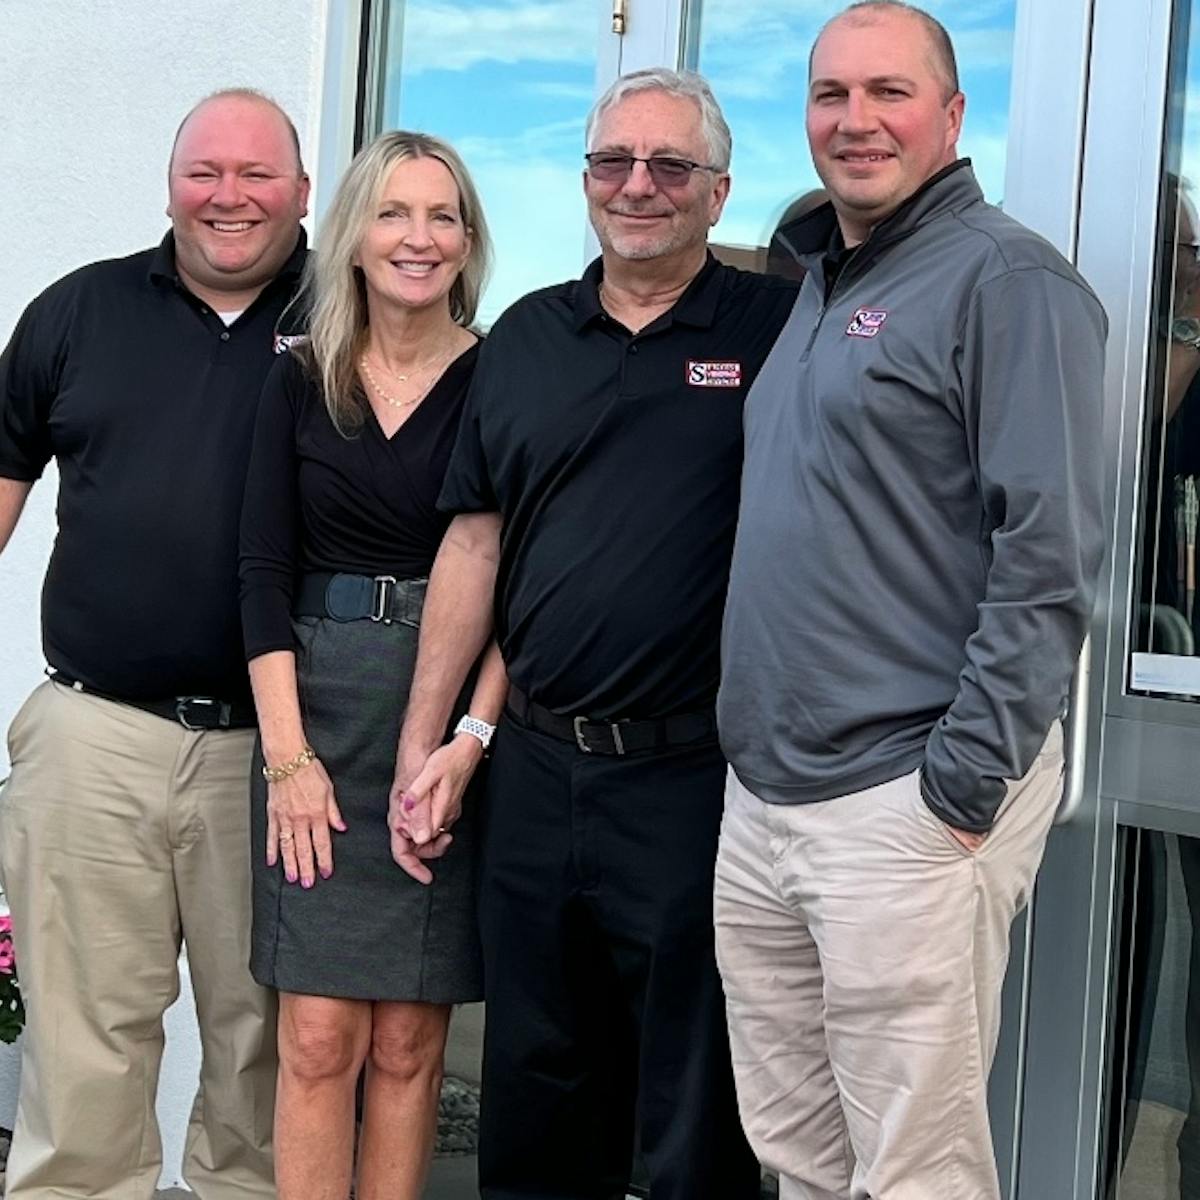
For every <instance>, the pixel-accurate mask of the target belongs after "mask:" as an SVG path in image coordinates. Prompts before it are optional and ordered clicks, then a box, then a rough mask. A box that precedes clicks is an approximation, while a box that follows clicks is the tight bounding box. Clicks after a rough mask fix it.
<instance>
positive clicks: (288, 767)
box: [262, 745, 317, 783]
mask: <svg viewBox="0 0 1200 1200" xmlns="http://www.w3.org/2000/svg"><path fill="white" fill-rule="evenodd" d="M316 757H317V752H316V751H315V750H314V749H313V748H312V747H311V746H308V745H306V746H305V747H304V749H303V750H301V751H300V753H299V754H297V755H296V757H295V758H289V759H288V760H287V762H281V763H280V764H279V766H277V767H268V766H266V765H265V764H264V766H263V769H262V773H263V778H264V779H265V780H266V781H267V782H268V783H278V782H279V781H280V780H281V779H289V778H290V777H291V776H293V775H295V773H296V772H297V771H299V770H300V769H301V768H302V767H307V766H308V764H309V763H310V762H312V760H313V759H314V758H316Z"/></svg>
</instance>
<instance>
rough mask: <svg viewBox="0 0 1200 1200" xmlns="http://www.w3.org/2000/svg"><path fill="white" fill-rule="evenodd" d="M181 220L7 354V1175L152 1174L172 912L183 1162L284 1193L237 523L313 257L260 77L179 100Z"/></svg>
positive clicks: (227, 1197) (224, 1183)
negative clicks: (28, 585) (10, 625)
mask: <svg viewBox="0 0 1200 1200" xmlns="http://www.w3.org/2000/svg"><path fill="white" fill-rule="evenodd" d="M169 187H170V206H169V208H168V210H167V211H168V214H169V215H170V217H171V223H172V231H171V232H170V233H168V234H167V236H166V237H165V238H164V239H163V242H162V244H161V245H160V246H158V248H157V249H153V250H147V251H144V252H142V253H140V254H135V255H133V256H131V257H129V258H124V259H118V260H113V261H109V262H100V263H95V264H93V265H91V266H88V267H84V268H83V269H82V270H79V271H76V272H75V273H74V274H72V275H69V276H67V277H66V278H65V279H62V280H60V281H59V282H58V283H56V284H54V285H53V286H52V287H50V288H49V289H47V291H45V292H44V293H43V294H42V295H41V296H40V297H38V299H37V300H35V301H34V302H33V303H32V304H31V305H30V306H29V308H28V309H27V310H26V312H25V314H24V315H23V316H22V318H21V320H20V322H19V323H18V325H17V328H16V331H15V333H14V334H13V337H12V340H11V342H10V343H9V345H8V348H7V349H6V350H5V351H4V354H3V357H2V358H0V549H2V548H3V546H4V544H5V543H6V542H7V540H8V538H9V535H10V534H11V532H12V529H13V527H14V525H15V524H16V521H17V518H18V516H19V515H20V512H21V508H22V506H23V504H24V501H25V497H26V495H27V494H28V492H29V489H30V487H31V486H32V484H33V482H34V481H35V480H36V479H37V478H38V477H39V476H40V475H41V473H42V470H43V468H44V467H45V466H46V464H47V463H48V462H49V460H50V459H51V458H54V459H56V460H57V462H58V468H59V473H60V479H61V482H60V489H59V501H58V516H59V531H58V537H57V539H56V541H55V545H54V552H53V555H52V557H51V560H50V568H49V572H48V574H47V577H46V582H45V588H44V591H43V641H44V649H45V654H46V659H47V661H48V662H49V664H50V675H51V679H50V681H49V682H47V683H44V684H42V685H41V687H39V688H38V689H37V690H36V691H35V692H34V693H33V695H32V696H31V697H30V698H29V700H28V701H27V702H26V703H25V705H24V707H23V708H22V709H21V711H20V712H19V713H18V715H17V717H16V719H15V720H14V721H13V724H12V727H11V729H10V731H9V754H10V758H11V761H12V777H11V779H10V780H9V782H8V784H7V785H6V786H5V788H4V792H3V798H2V803H0V812H2V827H0V838H2V847H0V851H2V862H3V870H4V884H5V890H6V891H7V893H8V897H9V900H10V902H11V904H12V911H13V919H14V926H15V942H16V945H17V947H18V953H19V955H20V967H19V969H20V973H21V986H22V989H23V991H24V993H25V997H26V1001H27V1005H28V1016H29V1025H28V1030H27V1035H26V1041H25V1053H24V1058H23V1063H22V1075H21V1095H20V1101H19V1106H18V1112H17V1123H16V1131H15V1136H14V1142H13V1147H12V1154H11V1156H10V1158H9V1160H8V1178H7V1195H8V1197H9V1200H33V1198H35V1197H36V1198H37V1200H51V1197H53V1198H54V1200H65V1198H68V1197H84V1196H87V1197H93V1198H101V1197H103V1198H107V1200H143V1198H148V1197H150V1196H151V1195H152V1194H153V1192H154V1188H155V1185H156V1183H157V1181H158V1176H159V1169H160V1165H161V1159H162V1154H161V1146H160V1143H159V1136H158V1128H157V1125H156V1123H155V1119H154V1099H155V1090H156V1082H157V1078H158V1068H159V1061H160V1056H161V1053H162V1044H163V1032H162V1015H163V1012H164V1010H165V1009H166V1008H167V1006H168V1005H169V1004H170V1003H171V1001H172V1000H174V998H175V996H176V995H177V994H178V990H179V980H178V972H177V959H178V954H179V949H180V944H181V940H183V941H186V943H187V947H188V962H189V967H190V971H191V976H192V984H193V988H194V991H195V995H196V1005H197V1013H198V1016H199V1021H200V1035H201V1044H202V1049H203V1059H202V1064H201V1073H200V1074H201V1078H200V1091H199V1095H198V1097H197V1101H196V1105H195V1108H194V1110H193V1113H192V1119H191V1124H190V1127H189V1130H188V1139H187V1150H186V1156H185V1163H184V1176H185V1178H186V1179H187V1181H188V1183H189V1184H190V1185H191V1187H192V1188H193V1189H194V1190H195V1191H196V1193H197V1194H198V1195H199V1196H200V1197H202V1200H235V1198H243V1197H254V1196H258V1197H269V1196H274V1194H275V1189H274V1184H273V1178H272V1177H273V1172H272V1164H271V1124H272V1109H273V1098H274V1080H275V1052H274V1042H275V1031H274V1010H273V1006H272V1003H271V1001H270V999H269V997H268V994H267V993H266V992H265V991H263V990H262V989H260V988H258V987H257V986H256V985H255V984H254V982H253V980H252V979H251V977H250V973H249V970H248V967H247V963H248V960H249V953H250V950H249V924H250V919H249V892H250V880H249V828H248V826H249V822H248V812H247V788H246V784H247V779H248V775H249V769H250V751H251V743H252V740H253V729H252V727H253V724H254V721H253V707H252V704H251V701H250V695H249V688H248V685H247V679H246V673H245V666H244V663H243V659H242V648H241V635H240V628H239V621H238V599H237V528H238V520H239V515H240V509H241V498H242V486H243V475H244V471H245V465H246V460H247V458H248V455H249V450H250V438H251V433H252V430H253V427H254V415H255V408H256V405H257V401H258V391H259V387H260V384H261V383H262V380H263V377H264V376H265V375H266V373H267V370H268V368H269V366H270V364H271V361H272V359H273V352H274V349H275V342H276V338H277V333H276V325H277V323H278V322H279V319H280V315H281V313H282V312H283V310H284V308H285V306H286V305H287V304H288V302H289V300H290V299H291V296H292V295H293V293H294V290H295V287H296V284H297V282H298V277H299V274H300V271H301V269H302V267H303V264H304V255H305V251H304V235H303V232H302V230H301V229H300V226H299V220H300V218H301V217H302V216H303V215H304V213H305V211H306V203H307V198H308V179H307V177H306V176H305V174H304V170H303V167H302V166H301V163H300V153H299V143H298V140H297V137H296V132H295V128H294V127H293V125H292V123H291V121H290V120H289V119H288V117H287V116H286V114H285V113H283V112H282V110H280V109H279V108H278V107H277V106H276V105H275V104H274V103H272V102H271V101H269V100H267V99H265V98H264V97H262V96H260V95H258V94H257V93H254V92H249V91H243V90H235V91H230V92H223V93H218V94H217V95H215V96H212V97H209V98H208V99H207V100H205V101H203V102H202V103H201V104H199V105H198V106H197V107H196V108H195V109H193V110H192V112H191V113H189V114H188V116H187V117H186V118H185V120H184V122H183V124H182V125H181V126H180V129H179V133H178V135H177V139H176V143H175V146H174V149H173V152H172V157H171V164H170V172H169Z"/></svg>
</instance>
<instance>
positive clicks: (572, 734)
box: [508, 686, 717, 755]
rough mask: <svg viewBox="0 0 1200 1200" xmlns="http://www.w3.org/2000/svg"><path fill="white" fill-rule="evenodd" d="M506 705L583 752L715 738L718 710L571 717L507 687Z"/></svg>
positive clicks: (623, 750) (519, 717)
mask: <svg viewBox="0 0 1200 1200" xmlns="http://www.w3.org/2000/svg"><path fill="white" fill-rule="evenodd" d="M508 707H509V708H510V709H511V710H512V714H513V716H515V717H516V718H517V720H518V721H521V722H522V723H524V724H526V725H529V726H532V727H533V728H534V729H536V730H538V732H540V733H546V734H549V735H550V736H551V737H554V738H558V739H559V740H560V741H564V742H574V743H575V745H576V746H578V747H579V749H580V750H582V751H583V753H584V754H614V755H622V754H636V753H639V752H644V751H647V750H666V749H668V748H670V747H672V746H689V745H692V744H693V743H695V742H702V741H705V740H706V739H710V738H714V737H715V736H716V733H717V714H716V712H715V711H714V710H713V709H707V710H705V711H704V712H690V713H676V714H675V715H673V716H670V717H660V718H658V719H657V720H653V721H621V720H617V721H597V720H594V719H593V718H591V717H583V716H579V717H571V716H566V715H565V714H563V713H556V712H551V711H550V709H548V708H546V707H545V706H544V705H541V704H538V703H537V702H536V701H533V700H530V699H529V697H528V696H526V695H525V693H524V692H522V691H521V689H520V688H518V687H515V686H510V687H509V689H508Z"/></svg>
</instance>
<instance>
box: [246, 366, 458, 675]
mask: <svg viewBox="0 0 1200 1200" xmlns="http://www.w3.org/2000/svg"><path fill="white" fill-rule="evenodd" d="M478 356H479V355H478V343H477V344H476V345H474V346H472V347H471V348H470V349H468V350H465V351H464V352H463V353H462V354H461V355H460V356H459V357H458V358H456V359H455V360H454V361H453V362H452V363H451V364H450V365H449V366H448V367H447V368H446V370H445V372H444V373H443V375H442V377H441V378H440V379H439V380H438V381H437V383H435V384H434V386H433V388H432V389H431V390H430V392H429V394H428V395H427V396H426V397H425V399H424V400H422V402H421V404H420V406H419V407H418V408H417V409H416V411H415V412H413V413H412V415H411V416H410V417H409V418H408V420H406V421H405V422H404V424H403V425H401V426H400V428H399V429H398V430H397V431H396V433H395V434H394V435H393V436H392V437H391V438H390V439H389V438H387V437H385V436H384V434H383V430H382V429H381V428H380V426H379V422H378V421H377V420H376V419H375V416H374V414H373V413H372V412H370V410H369V409H368V411H367V414H366V419H365V420H364V422H363V424H362V426H361V427H360V428H359V429H358V430H357V432H356V433H354V434H353V435H352V436H351V437H343V436H342V434H340V433H339V432H338V431H337V429H336V428H335V427H334V424H333V421H332V420H331V419H330V416H329V413H328V411H327V409H326V407H325V402H324V400H323V398H322V396H321V390H320V387H319V385H318V383H317V381H316V379H315V378H314V377H313V376H312V374H311V372H310V370H309V369H308V368H307V367H306V366H305V365H304V364H303V363H302V362H301V361H300V359H298V358H297V357H296V356H295V355H293V354H288V355H285V356H283V357H282V358H281V359H280V361H279V362H277V363H276V364H275V366H274V368H273V369H272V371H271V373H270V375H269V376H268V377H267V381H266V383H265V385H264V387H263V393H262V398H261V400H260V403H259V412H258V421H257V424H256V426H255V430H254V446H253V449H252V451H251V456H250V469H249V474H248V476H247V480H246V496H245V501H244V504H243V509H242V531H241V556H240V564H239V574H240V577H241V599H242V627H243V634H244V637H245V645H246V657H247V658H248V659H250V658H256V657H258V656H259V655H260V654H266V653H268V652H270V651H272V650H290V649H292V646H293V639H292V627H291V605H292V592H293V585H294V581H295V579H296V577H297V575H298V574H303V573H306V572H310V571H345V572H348V573H351V574H355V575H393V576H395V577H396V578H397V579H416V578H420V577H421V576H424V575H428V574H429V570H430V568H431V567H432V566H433V560H434V556H435V555H436V554H437V550H438V546H439V545H440V544H441V541H442V536H443V535H444V534H445V532H446V527H447V525H448V524H449V520H450V518H449V517H447V516H445V515H444V514H442V513H439V512H438V509H437V497H438V492H439V491H440V490H441V486H442V479H443V476H444V475H445V473H446V465H447V463H448V462H449V459H450V451H451V449H452V448H453V446H454V439H455V435H456V434H457V431H458V425H459V420H460V418H461V415H462V408H463V402H464V400H465V398H466V394H467V387H468V385H469V384H470V382H471V376H472V374H473V373H474V370H475V363H476V360H477V358H478Z"/></svg>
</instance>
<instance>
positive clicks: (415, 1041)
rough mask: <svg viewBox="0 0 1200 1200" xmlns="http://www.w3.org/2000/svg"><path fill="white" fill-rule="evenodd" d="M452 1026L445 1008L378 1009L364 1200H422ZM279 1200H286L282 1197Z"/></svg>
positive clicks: (362, 1170) (363, 1146) (361, 1187)
mask: <svg viewBox="0 0 1200 1200" xmlns="http://www.w3.org/2000/svg"><path fill="white" fill-rule="evenodd" d="M449 1022H450V1006H449V1005H446V1004H417V1003H411V1004H408V1003H405V1004H400V1003H395V1002H390V1001H386V1002H385V1001H379V1002H378V1003H376V1004H375V1006H374V1023H373V1028H372V1032H371V1053H370V1059H369V1061H368V1063H367V1086H366V1094H365V1097H364V1101H365V1102H364V1105H363V1126H362V1140H361V1142H360V1144H359V1157H358V1193H357V1194H358V1197H359V1200H420V1195H421V1190H422V1188H423V1187H424V1185H425V1176H426V1174H427V1173H428V1171H429V1159H430V1157H431V1156H432V1154H433V1141H434V1135H435V1133H436V1132H437V1107H438V1096H439V1094H440V1092H441V1086H442V1057H443V1055H444V1053H445V1049H446V1030H447V1028H448V1026H449ZM344 1194H345V1193H343V1195H344ZM280 1200H287V1198H286V1197H284V1195H283V1192H282V1191H281V1192H280ZM312 1200H317V1198H316V1196H313V1197H312Z"/></svg>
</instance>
